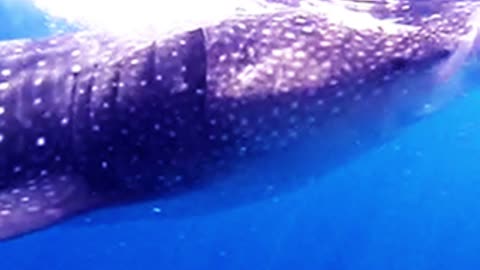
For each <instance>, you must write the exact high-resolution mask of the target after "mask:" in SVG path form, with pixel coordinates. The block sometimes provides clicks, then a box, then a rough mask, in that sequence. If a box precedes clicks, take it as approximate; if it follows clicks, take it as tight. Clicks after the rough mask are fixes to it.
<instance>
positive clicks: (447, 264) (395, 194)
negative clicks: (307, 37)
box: [0, 1, 480, 270]
mask: <svg viewBox="0 0 480 270" xmlns="http://www.w3.org/2000/svg"><path fill="white" fill-rule="evenodd" d="M3 2H5V1H3ZM50 31H51V29H50V28H49V27H48V26H47V20H46V19H45V18H44V16H43V15H42V14H40V13H39V12H38V11H36V10H34V9H31V8H29V6H28V5H23V4H21V1H19V2H18V3H16V4H12V3H8V4H6V2H5V3H2V1H0V35H1V36H0V39H4V40H6V39H13V38H22V37H39V36H45V35H49V34H51V32H50ZM470 76H471V77H472V78H475V74H470ZM477 77H478V75H477ZM469 87H471V89H472V91H471V92H470V94H469V95H468V96H467V97H465V98H462V99H460V100H457V101H455V102H453V103H452V104H450V105H449V106H448V107H447V108H446V109H444V110H443V111H441V112H439V113H436V114H434V115H433V116H431V117H428V118H427V119H425V120H423V121H421V122H418V123H417V124H415V125H411V126H409V127H407V128H406V129H404V130H402V131H401V132H400V133H398V134H397V136H396V138H395V139H394V140H392V141H390V142H388V143H387V144H384V145H382V146H380V147H377V148H374V149H372V150H371V151H369V152H367V153H365V154H363V155H361V156H360V157H358V158H356V159H354V160H352V161H351V162H348V163H345V164H344V165H343V166H341V167H338V168H336V169H334V170H331V171H330V172H329V173H328V174H326V175H325V176H324V177H322V178H319V179H313V180H312V181H310V183H309V184H305V185H302V186H301V187H300V188H299V189H295V190H292V191H290V192H287V193H282V194H279V195H278V196H274V197H272V198H268V199H265V200H257V201H252V202H249V203H245V204H241V205H239V206H237V207H233V208H228V209H223V210H220V211H213V212H211V213H203V214H200V215H184V216H181V217H176V218H175V217H163V216H162V208H161V207H160V206H156V202H151V203H147V204H137V205H132V206H129V207H125V208H122V209H113V210H102V211H99V212H96V213H93V214H90V215H88V216H84V217H78V218H75V219H73V220H71V221H68V222H66V223H64V224H62V225H59V226H55V227H52V228H51V229H48V230H45V231H42V232H40V233H36V234H32V235H29V236H28V237H24V238H20V239H16V240H14V241H9V242H4V243H0V270H66V269H68V270H77V269H89V270H97V269H98V270H100V269H101V270H107V269H108V270H109V269H113V270H132V269H175V270H176V269H178V270H180V269H182V270H183V269H239V270H240V269H242V270H243V269H316V270H318V269H326V270H337V269H339V270H340V269H342V270H344V269H345V270H346V269H351V270H353V269H355V270H396V269H398V270H409V269H414V270H426V269H432V270H440V269H445V270H447V269H448V270H451V269H456V270H464V269H465V270H467V269H472V270H475V269H480V233H479V232H480V165H479V163H480V91H476V90H480V81H477V82H476V81H475V80H474V79H472V80H471V85H470V86H469ZM305 162H321V161H318V160H305ZM279 170H288V167H287V168H279ZM178 200H180V201H181V202H180V203H182V204H184V205H189V204H192V205H194V204H197V203H198V201H196V198H194V197H193V198H190V197H189V196H185V197H182V198H181V199H178ZM159 205H161V204H159ZM139 212H143V213H144V212H146V213H148V214H146V215H145V214H143V215H142V217H143V218H134V217H135V216H137V215H136V214H137V213H139ZM130 217H131V218H130Z"/></svg>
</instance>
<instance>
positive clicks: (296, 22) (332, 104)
mask: <svg viewBox="0 0 480 270" xmlns="http://www.w3.org/2000/svg"><path fill="white" fill-rule="evenodd" d="M449 18H451V17H448V18H445V19H444V20H443V21H441V23H439V22H438V21H435V22H433V23H430V22H429V21H425V22H424V23H423V24H422V25H416V26H415V27H406V26H405V27H403V26H401V27H399V28H398V29H396V30H395V31H393V32H392V31H386V30H385V29H383V28H382V27H372V28H371V29H363V28H362V29H356V28H354V27H353V26H352V25H349V24H342V23H339V22H338V21H337V20H335V19H332V18H331V17H329V16H328V14H327V13H325V14H323V13H309V12H304V11H298V10H296V11H282V12H277V13H272V14H264V15H255V16H250V17H242V18H239V19H232V20H226V21H224V22H221V23H219V24H216V25H212V26H208V27H202V28H199V29H197V30H192V31H190V32H185V33H179V34H175V35H172V36H170V37H168V38H154V37H146V38H138V37H137V38H127V37H113V36H109V35H105V34H100V33H83V32H82V33H75V34H68V35H64V36H58V37H54V38H51V39H47V40H36V41H32V40H23V41H9V42H5V43H3V44H1V45H0V239H8V238H11V237H16V236H19V235H23V234H25V233H28V232H31V231H34V230H38V229H41V228H44V227H46V226H48V225H51V224H54V223H56V222H59V221H61V220H63V219H65V218H68V217H70V216H73V215H75V214H78V213H80V212H84V211H87V210H90V209H94V208H97V207H105V206H108V205H112V204H118V203H125V202H130V201H137V200H143V199H147V198H152V197H161V196H163V195H165V194H172V193H179V192H183V191H188V190H191V189H192V188H194V187H196V186H208V184H209V183H208V179H207V178H208V177H204V176H205V175H208V174H209V173H212V172H217V171H222V170H224V171H228V168H229V167H230V166H232V164H235V163H236V162H239V161H241V160H248V159H250V158H252V157H255V156H259V155H266V154H268V153H281V151H282V150H283V149H286V148H288V147H292V146H294V145H295V144H296V143H298V142H302V141H305V140H307V139H308V138H314V137H316V138H322V136H323V135H324V134H323V133H326V132H331V131H330V128H329V127H330V126H332V123H333V124H335V123H337V121H344V122H345V121H346V123H347V124H348V125H352V126H353V125H355V124H356V123H357V122H358V121H360V120H362V121H364V122H362V123H366V126H367V127H368V126H370V125H371V126H376V125H380V126H381V125H382V121H385V118H386V117H387V116H386V115H392V114H395V113H396V112H400V114H402V115H403V113H405V112H409V113H410V112H413V111H415V110H414V107H415V108H418V106H417V105H418V104H417V103H416V102H410V100H416V97H418V96H422V97H423V96H428V95H429V94H431V93H432V90H431V89H430V88H425V89H417V90H416V91H413V90H414V89H409V88H405V84H402V81H404V80H405V78H418V80H417V81H416V82H418V83H423V84H421V85H422V86H425V87H430V86H432V85H431V77H432V75H431V74H432V73H433V71H432V70H433V68H434V67H436V66H438V65H440V64H441V63H443V62H444V61H445V60H447V59H448V58H449V57H450V56H451V55H452V54H453V52H454V51H455V50H456V48H457V46H458V43H459V37H461V36H463V35H464V34H465V33H467V32H468V31H469V30H470V29H469V27H468V26H467V24H466V21H467V19H466V18H467V17H466V16H465V18H464V19H463V22H464V23H463V24H458V21H456V24H455V28H454V29H453V28H451V27H450V28H449V27H447V28H445V29H447V30H448V31H444V30H442V29H443V28H441V27H445V26H446V25H447V26H448V25H451V21H449ZM419 85H420V84H419ZM418 91H421V92H422V93H421V94H420V93H418ZM406 104H407V105H406ZM413 104H414V105H413ZM422 104H423V103H422ZM384 112H388V113H386V114H385V117H384V115H383V113H384ZM413 118H414V114H412V115H411V116H410V115H409V116H408V119H409V120H411V119H413ZM362 125H363V124H362ZM330 135H332V134H330ZM333 135H334V136H335V134H333ZM325 138H326V135H325ZM336 143H338V142H336ZM341 143H345V144H351V143H353V142H341ZM326 158H327V157H326ZM239 188H241V187H239Z"/></svg>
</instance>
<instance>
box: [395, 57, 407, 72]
mask: <svg viewBox="0 0 480 270" xmlns="http://www.w3.org/2000/svg"><path fill="white" fill-rule="evenodd" d="M407 64H408V63H407V60H406V59H405V58H401V57H396V58H394V59H392V61H391V65H392V69H393V70H394V71H400V70H403V69H405V68H406V67H407Z"/></svg>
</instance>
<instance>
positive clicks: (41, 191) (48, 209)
mask: <svg viewBox="0 0 480 270" xmlns="http://www.w3.org/2000/svg"><path fill="white" fill-rule="evenodd" d="M95 203H96V202H95V199H93V197H92V196H91V194H90V192H89V191H88V188H87V187H86V185H85V181H84V180H83V179H82V178H81V177H79V176H75V175H68V174H67V175H46V176H41V177H38V178H34V179H28V180H27V179H26V180H25V181H23V182H21V184H17V185H14V186H11V187H8V188H5V189H0V241H2V240H6V239H10V238H13V237H18V236H21V235H24V234H26V233H29V232H32V231H36V230H40V229H42V228H45V227H46V226H48V225H50V224H53V223H56V222H58V221H61V220H63V219H65V218H68V217H70V216H72V215H73V214H76V213H78V212H81V211H84V210H87V209H88V208H90V207H92V206H93V205H94V204H95Z"/></svg>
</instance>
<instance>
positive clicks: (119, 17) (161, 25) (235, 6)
mask: <svg viewBox="0 0 480 270" xmlns="http://www.w3.org/2000/svg"><path fill="white" fill-rule="evenodd" d="M31 1H32V2H33V3H34V4H35V6H37V7H38V8H40V9H41V10H43V11H45V12H46V13H47V14H49V15H50V16H52V17H54V18H62V19H66V20H68V21H69V22H71V23H74V24H78V25H81V26H84V27H88V28H95V29H100V30H106V31H108V32H113V33H120V34H124V33H132V32H135V31H155V33H162V32H164V33H170V32H172V31H176V32H179V31H183V30H186V29H189V28H194V27H195V28H196V27H198V26H199V25H202V24H209V23H212V22H215V21H221V20H222V19H225V18H229V17H231V16H235V15H238V14H242V13H248V14H252V13H258V12H266V11H272V10H276V9H278V8H282V7H283V8H285V6H281V5H275V4H268V5H266V4H265V1H258V0H241V1H240V0H204V1H191V0H175V1H150V0H125V1H114V0H102V1H98V0H83V1H76V0H31ZM112 7H114V9H113V10H114V11H113V12H112Z"/></svg>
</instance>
